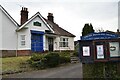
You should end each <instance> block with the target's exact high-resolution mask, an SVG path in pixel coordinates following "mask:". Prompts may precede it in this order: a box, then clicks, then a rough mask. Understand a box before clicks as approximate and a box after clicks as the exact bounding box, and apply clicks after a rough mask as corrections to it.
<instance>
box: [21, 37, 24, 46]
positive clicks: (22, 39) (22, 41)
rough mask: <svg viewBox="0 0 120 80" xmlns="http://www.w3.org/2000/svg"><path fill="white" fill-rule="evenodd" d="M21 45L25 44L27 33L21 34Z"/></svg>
mask: <svg viewBox="0 0 120 80" xmlns="http://www.w3.org/2000/svg"><path fill="white" fill-rule="evenodd" d="M21 46H25V35H21Z"/></svg>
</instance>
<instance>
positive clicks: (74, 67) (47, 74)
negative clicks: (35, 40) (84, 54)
mask: <svg viewBox="0 0 120 80" xmlns="http://www.w3.org/2000/svg"><path fill="white" fill-rule="evenodd" d="M4 78H82V64H81V63H74V64H68V65H65V66H61V67H57V68H50V69H46V70H38V71H32V72H24V73H18V74H10V75H6V76H4Z"/></svg>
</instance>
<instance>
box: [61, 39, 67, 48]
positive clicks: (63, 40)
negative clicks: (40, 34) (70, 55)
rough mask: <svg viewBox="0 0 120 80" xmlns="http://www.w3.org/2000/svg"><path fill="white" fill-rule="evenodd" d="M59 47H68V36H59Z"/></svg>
mask: <svg viewBox="0 0 120 80" xmlns="http://www.w3.org/2000/svg"><path fill="white" fill-rule="evenodd" d="M59 47H68V38H60V43H59Z"/></svg>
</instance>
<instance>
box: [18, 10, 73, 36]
mask: <svg viewBox="0 0 120 80" xmlns="http://www.w3.org/2000/svg"><path fill="white" fill-rule="evenodd" d="M37 16H38V17H40V18H41V20H42V21H43V22H44V23H45V25H46V26H47V27H48V28H49V30H51V31H52V34H55V35H61V36H69V37H75V35H73V34H71V33H70V32H68V31H66V30H64V29H63V28H61V27H59V25H57V24H56V23H54V22H51V21H49V20H47V19H45V18H44V17H42V15H41V14H40V13H39V12H37V13H36V14H35V15H33V16H32V17H31V18H30V19H28V21H27V22H25V23H24V24H23V25H21V27H19V28H18V29H17V31H19V30H21V29H23V28H24V27H25V25H27V24H28V23H29V22H30V21H32V20H33V19H34V18H35V17H37Z"/></svg>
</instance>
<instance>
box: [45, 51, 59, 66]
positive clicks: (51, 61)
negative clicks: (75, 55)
mask: <svg viewBox="0 0 120 80" xmlns="http://www.w3.org/2000/svg"><path fill="white" fill-rule="evenodd" d="M44 58H46V61H45V64H46V66H47V67H55V66H57V65H58V64H59V58H60V56H59V54H57V53H49V54H47V55H46V56H45V57H44Z"/></svg>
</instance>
